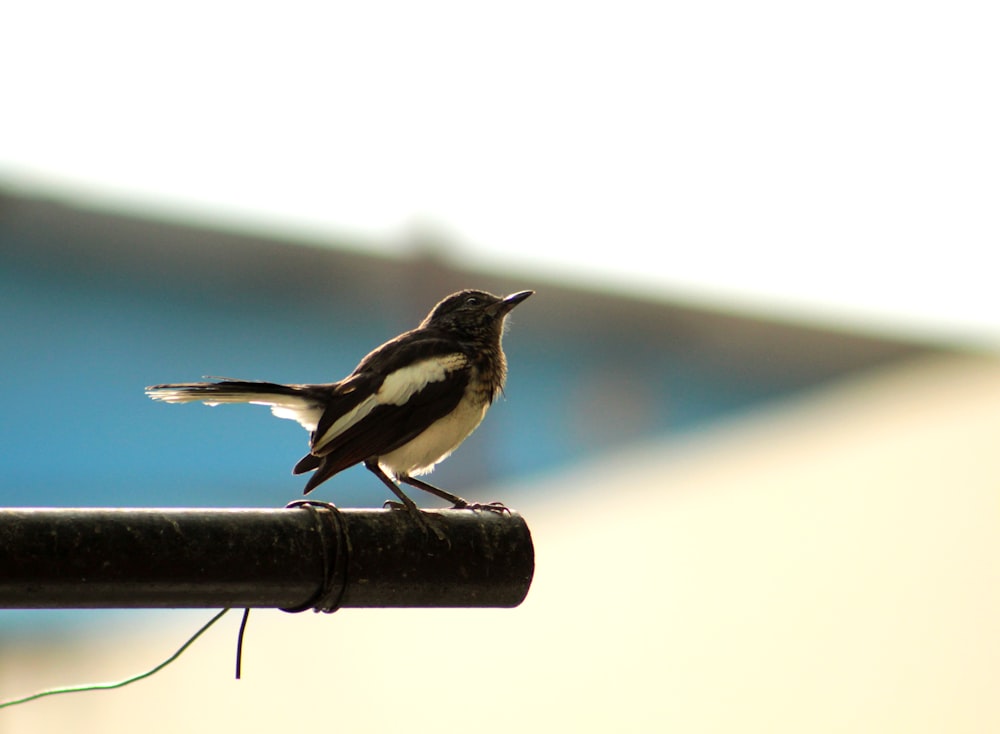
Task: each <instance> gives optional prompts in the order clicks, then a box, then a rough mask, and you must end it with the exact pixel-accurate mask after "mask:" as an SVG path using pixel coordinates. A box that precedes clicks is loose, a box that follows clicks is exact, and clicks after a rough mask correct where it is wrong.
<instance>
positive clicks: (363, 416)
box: [294, 332, 472, 492]
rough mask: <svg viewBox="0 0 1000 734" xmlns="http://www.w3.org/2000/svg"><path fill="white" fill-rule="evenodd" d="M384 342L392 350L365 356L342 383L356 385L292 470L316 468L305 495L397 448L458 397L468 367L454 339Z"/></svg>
mask: <svg viewBox="0 0 1000 734" xmlns="http://www.w3.org/2000/svg"><path fill="white" fill-rule="evenodd" d="M389 344H391V345H393V348H392V349H388V350H387V349H386V347H382V348H380V349H379V350H377V351H376V352H373V353H372V354H370V355H368V357H366V358H365V360H363V361H362V363H361V365H359V367H358V370H356V371H355V373H354V374H353V375H351V377H349V378H348V379H347V380H345V381H344V383H343V384H345V385H347V384H350V383H351V382H352V381H356V382H357V384H358V387H357V388H356V390H355V391H354V396H353V398H352V399H351V400H350V402H346V401H345V402H344V403H343V404H341V405H335V404H334V403H331V405H330V406H329V407H328V408H327V409H326V411H324V413H323V415H322V417H321V418H320V420H319V423H318V425H317V427H316V431H315V432H314V433H313V440H312V450H311V452H310V454H309V455H307V456H305V457H304V458H303V459H302V460H301V461H300V462H299V463H298V464H297V465H296V467H295V470H294V471H295V472H296V473H302V472H306V471H309V470H311V469H317V471H316V474H314V475H313V476H312V477H311V478H310V480H309V483H308V484H307V485H306V492H309V491H310V490H312V489H313V488H315V487H316V486H317V485H319V484H320V483H321V482H323V481H325V480H326V479H328V478H329V477H331V476H333V475H334V474H336V473H337V472H339V471H342V470H344V469H346V468H347V467H349V466H353V465H354V464H357V463H359V462H362V461H365V460H366V459H369V458H371V457H374V456H379V455H382V454H386V453H389V452H390V451H393V450H394V449H396V448H399V447H400V446H402V445H403V444H405V443H407V442H408V441H410V440H411V439H413V438H415V437H416V436H418V435H419V434H420V433H421V432H423V431H424V430H425V429H426V428H427V427H429V426H430V425H432V424H433V423H434V422H435V421H437V420H438V419H439V418H441V417H443V416H445V415H447V414H448V413H450V412H451V411H452V410H454V409H455V407H456V406H457V405H458V403H459V401H460V400H461V399H462V396H463V395H464V393H465V389H466V386H467V385H468V382H469V375H470V372H471V369H472V367H471V361H470V359H469V358H468V357H467V356H466V355H465V354H464V353H463V352H461V351H459V350H458V348H457V347H456V345H455V342H454V340H445V339H440V338H437V337H434V336H429V335H427V334H416V333H412V332H411V333H409V334H404V335H403V336H402V337H399V338H398V339H396V340H393V342H390V343H389ZM386 346H388V345H386ZM350 394H351V393H347V394H346V395H350ZM346 395H345V397H346ZM344 405H349V407H348V408H347V409H344Z"/></svg>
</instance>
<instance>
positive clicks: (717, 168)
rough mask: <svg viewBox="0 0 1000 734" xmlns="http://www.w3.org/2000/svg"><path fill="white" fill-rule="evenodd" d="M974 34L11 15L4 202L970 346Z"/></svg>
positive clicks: (688, 7)
mask: <svg viewBox="0 0 1000 734" xmlns="http://www.w3.org/2000/svg"><path fill="white" fill-rule="evenodd" d="M998 8H1000V6H996V4H995V3H992V2H961V1H959V2H924V3H920V2H891V1H885V0H865V1H864V2H853V1H851V0H848V1H847V2H837V3H802V2H777V1H774V0H764V1H763V2H757V3H746V2H732V1H730V2H727V1H725V0H722V1H718V2H712V1H711V0H709V1H703V0H700V1H698V2H693V1H692V2H674V3H652V2H651V3H635V2H621V1H616V2H613V3H612V2H606V3H579V2H577V3H572V2H544V1H541V2H539V1H533V2H504V3H497V4H493V5H487V4H482V3H462V2H418V3H404V2H381V3H380V2H365V3H349V4H348V3H338V2H320V3H295V2H284V3H280V4H279V3H266V4H263V3H251V2H171V3H159V4H157V3H141V4H135V3H133V2H124V1H119V2H114V1H106V2H88V3H78V2H55V3H53V2H18V3H8V4H7V5H6V6H5V8H4V10H3V11H2V15H0V18H2V20H0V69H2V71H0V80H2V85H3V86H2V89H3V97H2V99H3V103H2V104H3V114H2V115H0V178H2V179H4V180H6V181H7V182H8V183H14V184H20V185H22V186H24V187H25V188H28V189H36V188H41V189H47V188H50V187H55V188H56V189H58V190H61V191H63V192H64V193H67V194H69V195H71V196H77V197H83V198H86V199H89V200H91V201H97V202H101V203H104V204H109V203H110V204H118V203H124V204H127V205H129V206H139V207H144V208H150V207H153V208H159V209H161V210H167V211H171V212H173V213H177V212H183V213H186V214H189V215H197V216H200V217H205V216H208V217H210V218H219V219H221V220H222V221H227V220H228V221H230V222H232V221H234V220H240V221H241V222H242V224H243V225H244V226H250V227H253V226H268V227H274V226H279V227H280V226H290V227H293V228H294V229H296V230H298V231H300V232H303V233H310V234H312V235H317V234H318V235H320V236H326V235H327V234H336V233H350V234H354V235H361V236H363V237H366V238H369V237H370V238H372V239H374V240H379V239H383V238H384V239H385V240H386V241H387V242H388V243H392V242H396V243H397V246H400V245H399V244H398V243H400V242H401V241H402V240H404V239H405V238H404V237H403V235H404V233H405V232H406V231H407V230H408V228H410V227H412V226H414V224H415V223H417V224H421V225H422V226H428V223H429V225H430V226H433V227H437V228H441V229H442V230H443V231H445V232H447V233H449V235H450V237H451V238H453V239H454V240H455V241H456V242H457V243H459V244H458V245H457V247H458V248H459V249H457V251H456V253H455V256H456V257H457V258H464V259H466V260H467V261H470V262H471V263H473V264H476V265H479V266H490V265H493V264H496V263H505V264H510V265H513V266H514V267H515V268H517V269H520V270H524V271H530V270H533V269H535V268H537V267H541V266H545V267H546V268H555V272H558V273H560V274H562V275H565V276H577V277H579V279H580V280H581V281H586V282H589V283H597V284H602V285H604V286H605V287H609V286H610V287H616V288H627V289H632V290H636V291H641V292H643V293H646V294H654V295H657V296H676V295H678V294H681V295H683V296H685V297H690V298H694V299H696V300H707V301H712V302H723V303H729V304H739V305H743V306H747V305H749V306H750V307H752V308H758V309H762V310H764V311H770V312H778V313H784V314H785V315H787V316H790V317H793V318H795V317H800V316H805V317H809V318H812V317H819V318H823V319H828V320H834V321H838V320H841V321H846V322H847V323H848V324H849V325H851V326H858V325H866V326H868V327H872V328H876V329H882V328H888V329H895V328H899V329H903V330H905V331H909V332H913V333H917V334H925V335H932V336H938V337H941V336H944V337H945V338H948V339H953V340H958V341H963V340H964V341H969V342H971V343H980V344H988V345H992V346H994V347H995V346H997V345H1000V296H998V295H997V287H996V280H997V270H998V268H997V265H996V262H995V260H996V258H997V255H998V252H1000V246H998V245H1000V221H998V220H1000V83H998V82H1000V79H998V77H1000V42H998V40H997V39H998V38H1000V9H998ZM387 246H389V245H388V244H387Z"/></svg>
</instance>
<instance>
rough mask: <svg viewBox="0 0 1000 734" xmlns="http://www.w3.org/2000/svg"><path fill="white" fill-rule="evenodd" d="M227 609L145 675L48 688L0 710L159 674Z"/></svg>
mask: <svg viewBox="0 0 1000 734" xmlns="http://www.w3.org/2000/svg"><path fill="white" fill-rule="evenodd" d="M229 609H230V608H229V607H226V608H225V609H223V610H222V611H221V612H219V613H218V614H216V615H215V616H214V617H212V618H211V619H210V620H209V621H208V622H207V623H206V624H205V625H204V626H202V628H201V629H200V630H198V631H197V632H195V633H194V634H193V635H192V636H191V637H190V638H189V639H188V641H187V642H185V643H184V644H183V645H181V646H180V648H179V649H178V650H177V652H175V653H174V654H173V655H171V656H170V657H169V658H167V659H166V660H164V661H163V662H162V663H160V664H159V665H157V666H156V667H155V668H153V669H152V670H147V671H146V672H145V673H140V674H139V675H136V676H133V677H132V678H126V679H125V680H120V681H117V682H115V683H90V684H87V685H82V686H67V687H66V688H50V689H49V690H47V691H39V692H38V693H33V694H32V695H30V696H25V697H24V698H18V699H16V700H14V701H3V702H0V709H2V708H7V707H8V706H16V705H17V704H19V703H27V702H28V701H34V700H36V699H39V698H44V697H45V696H55V695H56V694H58V693H79V692H81V691H107V690H111V689H112V688H121V687H123V686H127V685H128V684H129V683H135V682H136V681H139V680H142V679H143V678H148V677H149V676H151V675H154V674H156V673H159V672H160V671H161V670H163V669H164V668H165V667H167V666H168V665H170V663H172V662H174V661H175V660H176V659H177V658H179V657H180V656H181V655H182V654H183V652H184V651H185V650H187V649H188V648H189V647H191V643H193V642H194V641H195V640H197V639H198V638H199V637H201V635H202V633H203V632H205V630H207V629H208V628H209V627H211V626H212V625H213V624H215V623H216V622H218V621H219V619H221V618H222V615H223V614H225V613H226V612H228V611H229Z"/></svg>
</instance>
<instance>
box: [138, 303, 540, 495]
mask: <svg viewBox="0 0 1000 734" xmlns="http://www.w3.org/2000/svg"><path fill="white" fill-rule="evenodd" d="M533 293H534V291H520V292H518V293H513V294H511V295H509V296H507V297H505V298H501V297H498V296H494V295H492V294H491V293H487V292H486V291H480V290H463V291H459V292H458V293H453V294H452V295H450V296H448V297H447V298H445V299H444V300H442V301H441V302H440V303H438V304H437V305H436V306H434V308H433V309H432V310H431V312H430V313H429V314H428V315H427V318H425V319H424V320H423V321H422V322H421V323H420V325H419V326H418V327H417V328H415V329H412V330H411V331H407V332H405V333H403V334H400V335H399V336H397V337H396V338H394V339H391V340H390V341H388V342H386V343H385V344H383V345H382V346H380V347H378V348H377V349H375V350H374V351H372V352H371V353H369V354H368V355H367V356H366V357H365V358H364V359H362V360H361V362H360V363H359V364H358V366H357V367H356V368H355V369H354V371H353V372H352V373H351V374H350V375H348V376H347V377H345V378H344V379H343V380H340V381H339V382H331V383H326V384H320V385H281V384H277V383H274V382H258V381H245V380H228V379H227V380H222V381H219V382H184V383H176V384H166V385H152V386H150V387H147V388H146V395H148V396H149V397H151V398H152V399H154V400H162V401H164V402H166V403H189V402H196V401H201V402H203V403H205V404H207V405H218V404H220V403H253V404H254V405H268V406H270V408H271V412H272V413H274V415H276V416H277V417H279V418H288V419H291V420H294V421H297V422H298V423H299V424H300V425H302V427H304V428H305V429H306V430H308V431H309V432H310V439H309V453H308V454H306V455H305V456H304V457H302V459H301V460H300V461H299V462H298V463H297V464H296V465H295V468H294V469H293V470H292V472H293V473H294V474H303V473H305V472H308V471H313V472H314V474H313V475H312V476H311V477H310V478H309V481H308V482H307V483H306V486H305V492H304V493H305V494H309V492H311V491H312V490H314V489H316V487H318V486H319V485H320V484H322V483H323V482H325V481H326V480H327V479H329V478H330V477H332V476H333V475H334V474H336V473H338V472H340V471H343V470H344V469H347V468H348V467H351V466H354V465H355V464H359V463H363V464H364V465H365V467H366V468H367V469H368V470H369V471H371V472H372V473H373V474H374V475H375V476H377V477H378V478H379V479H380V480H381V481H382V482H383V484H385V485H386V486H387V487H388V488H389V489H390V490H392V492H393V493H394V494H395V495H396V496H397V497H398V498H399V499H400V500H401V501H402V503H403V505H405V506H406V507H407V508H408V509H410V510H411V511H413V512H417V507H416V505H415V504H414V503H413V501H412V500H411V499H410V498H408V497H407V496H406V494H404V493H403V491H402V490H401V489H400V487H399V486H398V485H397V484H396V482H403V483H405V484H408V485H410V486H413V487H417V488H418V489H422V490H424V491H426V492H430V493H431V494H433V495H435V496H437V497H440V498H442V499H444V500H447V501H448V502H451V503H452V506H453V507H454V508H457V509H460V508H468V509H490V510H497V511H503V510H505V509H506V508H504V506H503V505H502V504H500V503H496V502H494V503H490V504H486V505H480V504H469V503H468V502H466V501H465V500H464V499H462V498H461V497H459V496H457V495H454V494H452V493H450V492H446V491H445V490H443V489H439V488H438V487H435V486H434V485H432V484H428V483H427V482H424V481H422V480H420V479H417V478H416V477H417V476H420V475H422V474H426V473H427V472H429V471H431V470H432V469H433V468H434V466H435V465H436V464H437V463H439V462H440V461H442V460H443V459H445V458H447V457H448V456H449V455H450V454H451V453H452V452H453V451H454V450H455V449H456V448H458V446H459V444H461V443H462V441H464V440H465V439H466V438H467V437H468V436H469V434H471V433H472V432H473V431H474V430H475V429H476V427H477V426H478V425H479V423H480V421H482V419H483V416H484V415H485V414H486V409H487V408H489V406H490V404H491V403H492V402H493V400H494V399H495V398H496V397H497V395H498V394H499V393H500V392H501V391H502V390H503V386H504V381H505V379H506V377H507V360H506V357H505V356H504V353H503V348H502V346H501V337H502V335H503V330H504V321H505V319H506V317H507V314H508V313H510V311H511V310H512V309H513V308H514V307H515V306H517V305H518V304H519V303H521V302H522V301H524V300H525V299H526V298H528V297H529V296H530V295H532V294H533ZM393 480H395V481H393ZM388 504H395V503H388Z"/></svg>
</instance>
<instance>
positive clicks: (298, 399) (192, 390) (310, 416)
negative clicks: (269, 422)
mask: <svg viewBox="0 0 1000 734" xmlns="http://www.w3.org/2000/svg"><path fill="white" fill-rule="evenodd" d="M310 387H311V386H306V385H280V384H278V383H276V382H255V381H249V380H222V381H220V382H177V383H172V384H166V385H150V386H149V387H147V388H146V395H148V396H149V397H151V398H152V399H153V400H162V401H163V402H165V403H194V402H202V403H205V405H220V404H222V403H253V404H254V405H267V406H270V408H271V412H272V413H274V414H275V415H276V416H278V417H279V418H289V419H291V420H294V421H298V422H299V423H300V424H301V425H302V426H303V427H305V428H306V429H307V430H309V431H314V430H316V423H317V422H318V421H319V417H320V415H321V414H322V412H323V411H322V404H321V403H320V402H319V401H318V400H317V396H316V395H314V394H312V391H311V390H310Z"/></svg>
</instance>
